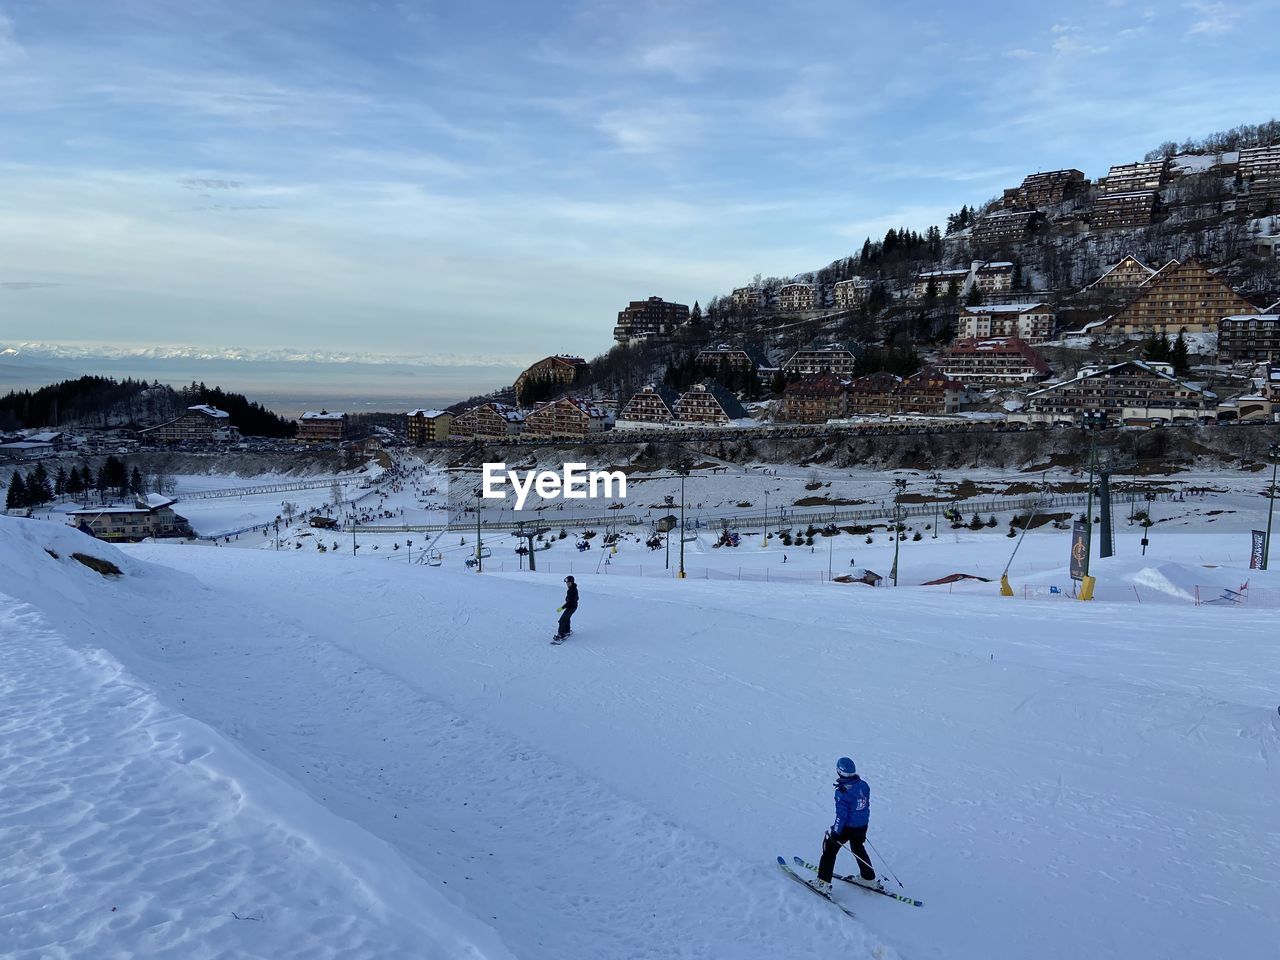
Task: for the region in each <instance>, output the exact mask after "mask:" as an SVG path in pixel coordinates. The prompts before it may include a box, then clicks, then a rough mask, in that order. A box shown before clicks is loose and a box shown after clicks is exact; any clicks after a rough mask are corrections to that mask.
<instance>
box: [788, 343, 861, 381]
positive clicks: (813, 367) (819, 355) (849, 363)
mask: <svg viewBox="0 0 1280 960" xmlns="http://www.w3.org/2000/svg"><path fill="white" fill-rule="evenodd" d="M857 363H858V358H857V357H856V356H854V354H853V351H851V350H847V349H845V348H844V347H840V346H830V347H823V348H822V349H819V350H797V351H796V352H795V353H793V354H792V355H791V357H790V359H788V360H787V361H786V362H785V363H783V365H782V370H783V372H784V373H786V374H789V375H791V376H801V377H809V376H816V375H819V374H824V373H831V374H835V375H836V376H837V377H844V378H848V377H852V376H853V371H854V368H855V367H856V366H857Z"/></svg>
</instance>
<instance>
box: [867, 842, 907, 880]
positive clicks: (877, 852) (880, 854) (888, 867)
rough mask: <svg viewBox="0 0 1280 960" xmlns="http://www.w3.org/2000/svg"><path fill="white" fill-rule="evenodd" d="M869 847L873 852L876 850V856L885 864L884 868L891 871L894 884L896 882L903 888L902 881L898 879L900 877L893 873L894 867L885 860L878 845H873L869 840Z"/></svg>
mask: <svg viewBox="0 0 1280 960" xmlns="http://www.w3.org/2000/svg"><path fill="white" fill-rule="evenodd" d="M867 846H869V847H870V848H871V849H872V850H875V852H876V856H877V857H879V858H880V862H881V863H883V864H884V868H885V869H886V870H888V871H889V876H891V877H893V882H894V883H896V884H897V885H898V886H900V887H901V886H902V881H901V880H899V879H898V875H897V874H896V873H894V872H893V867H891V866H889V861H888V860H886V859H885V858H884V854H883V853H881V852H880V851H879V850H878V849H877V848H876V845H875V844H874V843H872V842H871V841H870V840H868V841H867Z"/></svg>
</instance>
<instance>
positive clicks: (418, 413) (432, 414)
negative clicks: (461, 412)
mask: <svg viewBox="0 0 1280 960" xmlns="http://www.w3.org/2000/svg"><path fill="white" fill-rule="evenodd" d="M447 412H448V411H446V410H410V411H409V412H408V413H407V414H406V416H410V417H426V418H427V419H428V420H434V419H435V418H436V417H442V416H444V415H445V414H446V413H447Z"/></svg>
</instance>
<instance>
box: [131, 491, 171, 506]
mask: <svg viewBox="0 0 1280 960" xmlns="http://www.w3.org/2000/svg"><path fill="white" fill-rule="evenodd" d="M176 502H177V501H176V500H174V499H173V498H172V497H166V496H164V495H163V494H160V493H144V494H142V495H141V496H140V497H138V506H140V507H146V508H147V509H148V510H159V509H160V508H161V507H167V506H169V505H170V504H171V503H176Z"/></svg>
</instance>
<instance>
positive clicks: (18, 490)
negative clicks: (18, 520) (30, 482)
mask: <svg viewBox="0 0 1280 960" xmlns="http://www.w3.org/2000/svg"><path fill="white" fill-rule="evenodd" d="M26 505H27V487H26V484H24V483H23V482H22V474H20V473H19V472H18V471H17V470H15V471H13V476H11V477H10V478H9V492H8V494H7V495H6V496H5V498H4V508H5V509H6V510H19V509H21V508H22V507H25V506H26Z"/></svg>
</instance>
